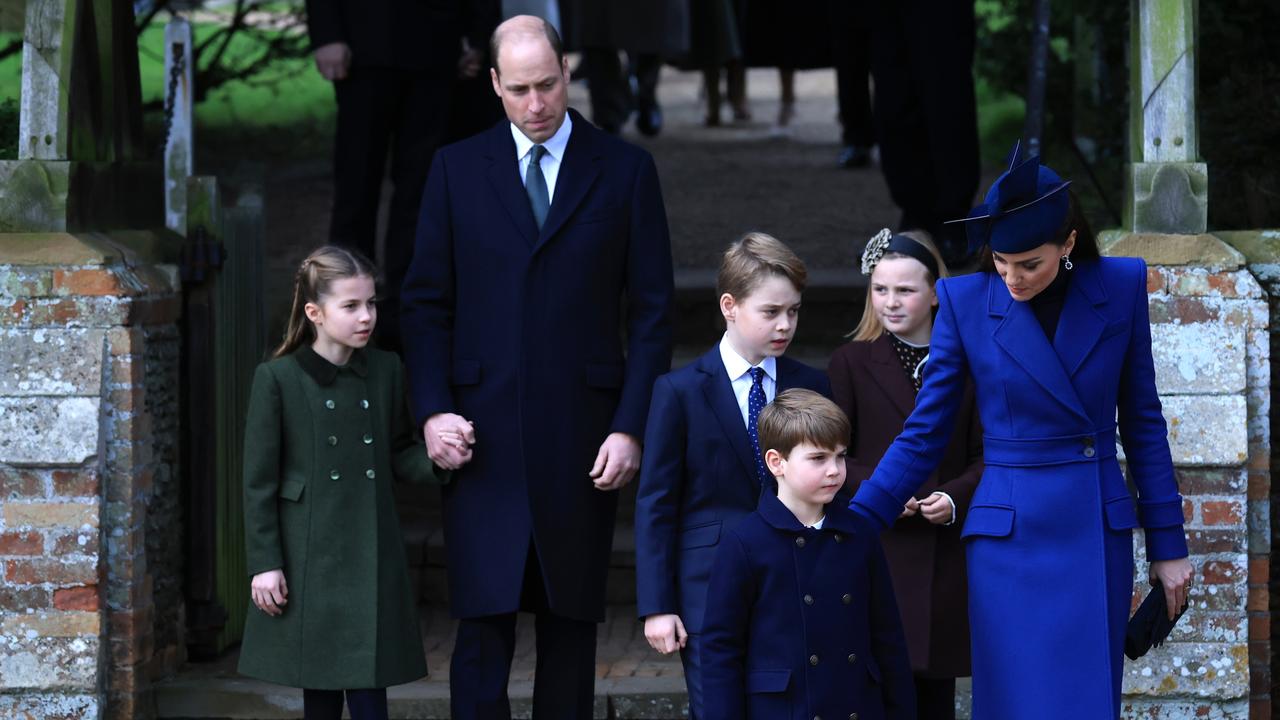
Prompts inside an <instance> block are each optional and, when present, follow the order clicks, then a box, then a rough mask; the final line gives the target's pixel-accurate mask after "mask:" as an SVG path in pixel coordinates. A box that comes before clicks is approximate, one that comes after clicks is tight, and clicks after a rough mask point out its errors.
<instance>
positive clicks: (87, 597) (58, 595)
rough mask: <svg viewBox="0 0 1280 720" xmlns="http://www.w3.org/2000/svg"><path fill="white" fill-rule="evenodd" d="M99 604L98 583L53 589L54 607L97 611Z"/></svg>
mask: <svg viewBox="0 0 1280 720" xmlns="http://www.w3.org/2000/svg"><path fill="white" fill-rule="evenodd" d="M98 606H99V597H98V586H97V585H86V586H84V587H77V588H63V589H60V590H54V591H53V607H54V608H56V609H58V610H85V611H97V609H98Z"/></svg>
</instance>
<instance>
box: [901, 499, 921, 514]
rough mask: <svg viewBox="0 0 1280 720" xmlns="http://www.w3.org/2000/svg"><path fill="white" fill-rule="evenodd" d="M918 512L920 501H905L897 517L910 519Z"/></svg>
mask: <svg viewBox="0 0 1280 720" xmlns="http://www.w3.org/2000/svg"><path fill="white" fill-rule="evenodd" d="M918 512H920V501H919V500H917V499H915V498H911V499H910V500H908V501H907V504H906V505H903V506H902V514H901V515H899V516H898V517H899V518H908V517H911V516H912V515H915V514H916V513H918Z"/></svg>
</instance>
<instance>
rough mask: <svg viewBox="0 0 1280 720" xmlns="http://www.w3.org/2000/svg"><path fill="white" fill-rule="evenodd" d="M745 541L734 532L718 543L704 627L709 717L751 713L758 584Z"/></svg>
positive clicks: (729, 718)
mask: <svg viewBox="0 0 1280 720" xmlns="http://www.w3.org/2000/svg"><path fill="white" fill-rule="evenodd" d="M753 585H754V583H753V582H752V580H751V567H750V564H749V562H748V560H747V553H746V550H745V549H744V548H743V547H742V541H741V540H739V539H738V537H737V536H736V535H734V534H733V533H730V534H729V535H728V536H727V537H725V538H724V539H723V540H722V541H721V542H720V546H719V547H718V548H716V560H715V565H713V566H712V568H711V582H710V584H709V585H708V586H707V614H706V618H705V619H704V620H703V628H702V698H703V700H702V707H703V710H704V711H705V715H706V717H707V720H742V719H743V718H745V717H746V716H747V684H746V683H747V681H746V676H747V633H748V630H749V625H750V622H751V606H752V604H753V603H754V600H755V596H756V590H755V587H754V586H753Z"/></svg>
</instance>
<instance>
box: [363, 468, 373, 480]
mask: <svg viewBox="0 0 1280 720" xmlns="http://www.w3.org/2000/svg"><path fill="white" fill-rule="evenodd" d="M375 475H376V473H374V472H373V470H365V471H364V476H365V477H367V478H369V479H370V480H372V479H373V478H374V476H375Z"/></svg>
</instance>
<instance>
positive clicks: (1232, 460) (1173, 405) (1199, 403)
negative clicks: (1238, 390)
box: [1161, 395, 1249, 466]
mask: <svg viewBox="0 0 1280 720" xmlns="http://www.w3.org/2000/svg"><path fill="white" fill-rule="evenodd" d="M1161 402H1162V404H1163V406H1164V416H1165V420H1166V421H1167V423H1168V427H1169V449H1170V451H1171V452H1172V454H1173V461H1174V463H1175V464H1177V465H1192V466H1204V465H1209V466H1233V465H1243V464H1244V462H1245V460H1246V459H1247V458H1248V443H1249V439H1248V435H1247V425H1248V408H1247V406H1246V403H1245V399H1244V396H1242V395H1173V396H1166V397H1162V398H1161Z"/></svg>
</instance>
